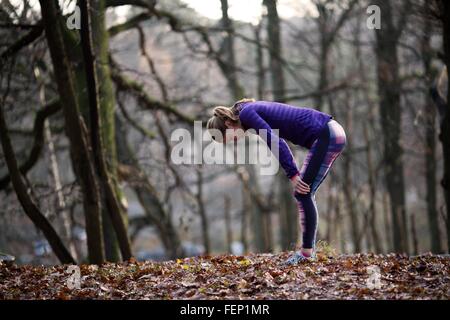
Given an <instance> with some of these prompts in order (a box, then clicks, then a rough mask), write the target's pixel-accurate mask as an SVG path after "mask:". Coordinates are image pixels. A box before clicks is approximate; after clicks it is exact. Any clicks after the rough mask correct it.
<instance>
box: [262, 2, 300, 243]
mask: <svg viewBox="0 0 450 320" xmlns="http://www.w3.org/2000/svg"><path fill="white" fill-rule="evenodd" d="M263 3H264V5H265V6H266V8H267V18H268V23H267V33H268V41H269V44H268V45H269V53H270V54H269V56H270V60H269V61H270V71H271V72H270V73H271V79H272V91H273V97H274V100H275V101H278V102H285V98H286V95H285V80H284V74H283V66H282V63H281V57H282V56H283V53H282V44H281V31H280V18H279V16H278V11H277V2H276V0H264V1H263ZM276 179H277V180H278V188H279V189H278V192H279V194H278V206H279V210H280V211H279V217H280V226H281V227H280V239H281V247H282V249H283V250H287V249H292V247H294V246H295V245H296V243H297V238H298V223H293V221H297V220H298V217H297V215H298V212H297V206H296V205H295V202H294V201H295V199H294V197H293V196H292V190H291V186H290V184H289V181H288V180H287V179H286V176H285V175H284V173H283V172H282V170H280V172H279V174H278V175H277V178H276Z"/></svg>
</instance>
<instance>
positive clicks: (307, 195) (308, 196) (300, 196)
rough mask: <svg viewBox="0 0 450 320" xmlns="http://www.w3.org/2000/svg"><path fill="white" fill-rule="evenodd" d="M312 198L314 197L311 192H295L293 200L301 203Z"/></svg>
mask: <svg viewBox="0 0 450 320" xmlns="http://www.w3.org/2000/svg"><path fill="white" fill-rule="evenodd" d="M313 196H314V194H313V193H312V192H311V191H310V192H308V193H305V194H301V193H299V192H295V194H294V197H295V199H297V201H301V202H303V201H307V200H310V199H312V197H313Z"/></svg>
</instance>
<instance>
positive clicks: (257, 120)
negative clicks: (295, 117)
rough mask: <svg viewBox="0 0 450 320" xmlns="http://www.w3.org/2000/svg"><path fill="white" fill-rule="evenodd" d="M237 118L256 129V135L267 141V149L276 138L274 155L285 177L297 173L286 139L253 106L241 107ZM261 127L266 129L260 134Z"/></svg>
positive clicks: (270, 147)
mask: <svg viewBox="0 0 450 320" xmlns="http://www.w3.org/2000/svg"><path fill="white" fill-rule="evenodd" d="M239 118H240V120H241V123H243V124H244V125H245V126H247V127H249V128H252V129H255V130H256V132H257V133H258V135H259V136H260V137H261V138H262V139H263V140H264V141H265V142H266V143H267V146H268V147H269V149H271V150H272V139H278V155H276V154H275V156H276V157H277V159H278V161H279V162H280V164H281V166H282V167H283V169H284V171H285V172H286V175H287V177H288V178H289V179H291V178H293V177H295V176H296V175H298V174H299V171H298V168H297V165H296V164H295V160H294V156H293V155H292V152H291V149H289V146H288V145H287V143H286V141H284V139H282V138H280V137H278V136H276V135H275V134H274V133H273V130H272V128H271V127H270V126H269V124H268V123H267V122H266V121H265V120H264V119H263V118H261V116H260V115H259V114H258V112H257V110H255V108H254V106H252V105H248V106H246V107H245V108H244V109H242V111H241V112H240V113H239ZM262 129H264V130H266V133H267V134H266V135H261V134H260V133H261V132H260V130H262ZM264 136H265V137H264Z"/></svg>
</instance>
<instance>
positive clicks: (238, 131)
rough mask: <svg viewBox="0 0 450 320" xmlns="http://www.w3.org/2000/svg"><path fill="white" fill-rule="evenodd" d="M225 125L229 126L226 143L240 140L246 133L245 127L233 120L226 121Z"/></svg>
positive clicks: (225, 138)
mask: <svg viewBox="0 0 450 320" xmlns="http://www.w3.org/2000/svg"><path fill="white" fill-rule="evenodd" d="M225 125H226V126H227V130H226V132H225V137H224V141H223V142H224V143H232V142H234V141H238V140H239V139H241V138H242V137H243V136H244V135H245V132H244V129H242V127H241V126H240V125H238V124H235V123H233V122H231V121H226V122H225Z"/></svg>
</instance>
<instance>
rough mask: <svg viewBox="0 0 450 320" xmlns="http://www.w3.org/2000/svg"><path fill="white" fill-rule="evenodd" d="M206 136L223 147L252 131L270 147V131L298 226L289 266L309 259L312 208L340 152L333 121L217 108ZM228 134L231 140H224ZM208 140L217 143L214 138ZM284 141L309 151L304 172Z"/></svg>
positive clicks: (276, 106) (317, 115)
mask: <svg viewBox="0 0 450 320" xmlns="http://www.w3.org/2000/svg"><path fill="white" fill-rule="evenodd" d="M207 128H208V130H212V129H215V130H218V131H219V132H220V133H221V134H222V137H224V138H223V142H226V140H227V139H230V137H234V139H236V137H237V136H238V135H237V134H236V135H233V132H237V130H239V129H243V130H244V131H246V130H249V129H254V130H256V132H263V131H259V130H261V129H265V131H264V132H265V133H264V134H261V133H259V134H260V136H261V137H262V138H264V140H265V141H266V143H267V145H268V146H269V148H270V147H271V141H272V138H275V136H274V134H275V133H274V132H273V131H272V130H273V129H277V130H278V132H279V138H278V139H279V140H278V143H279V145H278V150H279V152H278V160H279V162H280V164H281V166H282V168H283V169H284V171H285V172H286V175H287V177H288V178H289V179H290V181H291V183H292V186H293V188H294V190H295V191H294V196H295V198H296V200H297V203H298V209H299V214H300V223H301V226H302V247H301V250H300V251H299V252H296V253H295V254H294V255H292V256H291V257H290V258H289V259H288V260H287V263H288V264H291V265H292V264H297V263H299V262H301V261H304V260H307V259H310V258H312V257H314V246H315V241H316V239H315V238H316V233H317V222H318V216H317V205H316V200H315V193H316V191H317V189H318V188H319V186H320V184H321V183H322V182H323V180H324V179H325V177H326V176H327V174H328V172H329V171H330V168H331V166H332V165H333V163H334V161H335V160H336V158H337V157H338V156H339V155H340V154H341V152H342V150H343V149H344V147H345V143H346V137H345V132H344V129H343V128H342V127H341V125H340V124H339V123H337V122H336V121H335V120H333V117H332V116H330V115H328V114H326V113H323V112H319V111H316V110H313V109H309V108H299V107H294V106H291V105H287V104H283V103H277V102H268V101H255V100H253V99H244V100H241V101H238V102H236V103H235V104H234V105H233V107H231V108H227V107H222V106H220V107H216V108H214V116H213V117H212V118H211V119H209V121H208V123H207ZM230 132H231V135H230V134H229V133H230ZM213 139H215V140H219V141H221V140H220V139H218V137H216V136H213ZM285 140H288V141H290V142H292V143H293V144H295V145H298V146H301V147H304V148H307V149H309V152H308V155H307V156H306V159H305V161H304V163H303V166H302V168H301V169H300V170H298V168H297V165H296V164H295V160H294V157H293V155H292V152H291V150H290V149H289V146H288V145H287V143H286V141H285Z"/></svg>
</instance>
